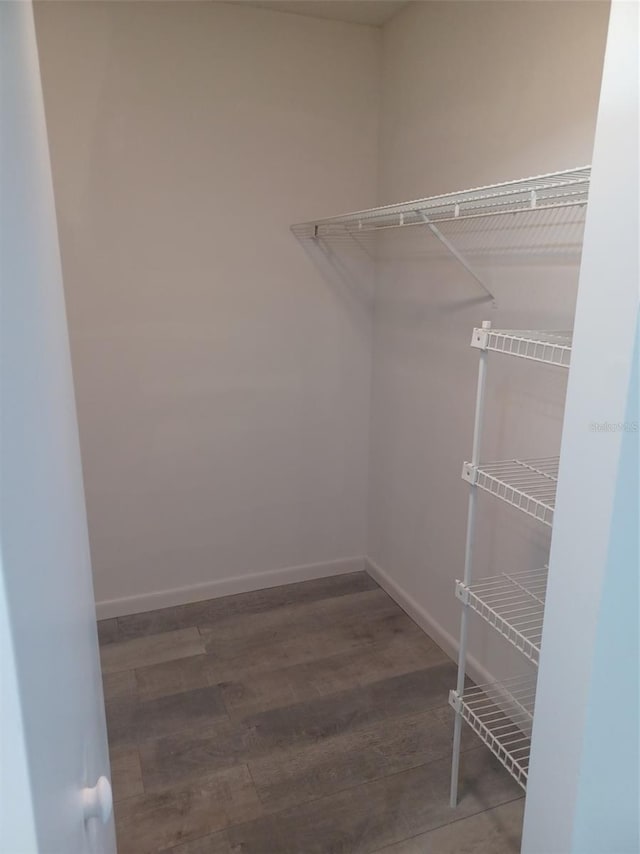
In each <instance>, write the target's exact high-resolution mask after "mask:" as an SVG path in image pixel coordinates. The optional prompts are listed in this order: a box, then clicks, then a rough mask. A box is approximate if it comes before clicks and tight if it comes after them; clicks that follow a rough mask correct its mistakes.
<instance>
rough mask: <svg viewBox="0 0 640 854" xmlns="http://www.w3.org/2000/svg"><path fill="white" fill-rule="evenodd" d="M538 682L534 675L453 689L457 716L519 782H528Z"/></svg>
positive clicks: (451, 702) (452, 698) (452, 702)
mask: <svg viewBox="0 0 640 854" xmlns="http://www.w3.org/2000/svg"><path fill="white" fill-rule="evenodd" d="M535 695H536V684H535V679H533V678H531V677H520V678H516V679H513V680H507V681H506V682H502V683H499V682H493V683H489V684H486V685H474V686H473V687H472V688H467V689H466V690H465V691H464V692H463V693H459V692H458V691H451V692H450V694H449V703H450V705H451V706H452V708H453V709H454V710H455V712H456V717H459V718H460V719H462V720H464V721H466V722H467V723H468V724H469V726H470V727H471V728H472V729H473V731H474V732H475V733H476V734H477V735H479V736H480V738H481V739H482V741H483V742H484V743H485V744H486V745H487V747H488V748H489V749H490V750H491V752H492V753H493V754H494V755H495V756H497V758H498V759H499V760H500V762H502V764H503V765H504V767H505V768H506V769H507V771H509V772H510V773H511V775H512V776H513V777H514V778H515V779H516V781H517V782H518V783H520V785H521V786H522V787H523V788H525V787H526V785H527V774H528V771H529V753H530V750H531V730H532V727H533V711H534V705H535Z"/></svg>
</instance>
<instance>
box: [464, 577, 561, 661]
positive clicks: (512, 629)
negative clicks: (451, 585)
mask: <svg viewBox="0 0 640 854" xmlns="http://www.w3.org/2000/svg"><path fill="white" fill-rule="evenodd" d="M547 574H548V567H546V566H545V567H542V569H532V570H526V571H523V572H512V573H503V574H502V575H495V576H491V577H489V578H483V579H482V580H481V581H477V582H476V583H475V584H471V585H466V584H464V582H462V581H456V596H457V597H458V599H460V600H461V601H462V602H464V603H465V605H469V607H470V608H472V609H473V610H474V611H475V612H476V613H477V614H479V615H480V616H481V617H482V619H483V620H486V622H487V623H489V625H491V626H493V628H494V629H496V631H498V632H499V633H500V634H501V635H502V636H503V637H505V638H506V639H507V640H508V641H509V643H511V644H513V646H515V647H516V649H518V650H520V652H521V653H523V655H526V656H527V658H528V659H529V660H530V661H532V662H533V663H534V664H536V665H537V664H538V660H539V657H540V642H541V640H542V620H543V616H544V600H545V593H546V589H547Z"/></svg>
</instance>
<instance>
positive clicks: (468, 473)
mask: <svg viewBox="0 0 640 854" xmlns="http://www.w3.org/2000/svg"><path fill="white" fill-rule="evenodd" d="M462 479H463V480H466V481H467V483H470V484H471V486H475V485H476V482H477V480H478V467H477V466H474V465H473V463H464V464H463V466H462Z"/></svg>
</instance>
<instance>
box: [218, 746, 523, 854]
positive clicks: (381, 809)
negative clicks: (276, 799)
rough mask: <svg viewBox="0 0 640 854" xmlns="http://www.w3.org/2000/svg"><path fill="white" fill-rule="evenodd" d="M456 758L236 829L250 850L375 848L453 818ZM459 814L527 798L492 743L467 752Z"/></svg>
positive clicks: (350, 852) (352, 853)
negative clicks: (453, 765) (451, 777)
mask: <svg viewBox="0 0 640 854" xmlns="http://www.w3.org/2000/svg"><path fill="white" fill-rule="evenodd" d="M450 770H451V762H450V758H449V757H447V758H445V759H439V760H436V761H435V762H431V763H429V764H427V765H421V766H419V767H418V768H413V769H411V770H409V771H404V772H402V773H400V774H395V775H393V776H390V777H383V778H382V779H380V780H376V781H374V782H371V783H366V784H364V785H362V786H358V787H357V788H354V789H348V790H345V791H342V792H338V793H337V794H334V795H331V796H329V797H325V798H320V799H318V800H314V801H309V802H307V803H306V804H302V805H297V806H295V807H290V808H288V809H286V810H283V811H281V812H279V813H275V814H271V815H267V816H263V817H262V818H260V819H257V820H255V821H253V822H248V823H245V824H241V825H235V826H232V827H230V828H229V829H228V835H229V839H230V841H231V844H232V845H236V846H237V847H238V848H239V850H241V851H242V852H243V854H273V852H278V854H301V852H304V854H327V852H331V854H369V852H372V851H375V850H376V849H379V848H382V847H384V846H385V845H391V844H393V843H395V842H397V841H400V840H403V839H407V838H408V837H411V836H417V835H418V834H420V833H424V832H426V831H428V830H431V829H434V828H436V827H439V826H441V825H443V824H446V823H447V822H449V821H450V820H451V807H450V806H449V801H448V798H449V774H450ZM461 773H462V786H461V800H460V804H459V806H458V808H457V810H456V815H457V816H458V818H464V817H465V816H468V815H472V814H474V813H478V812H482V811H483V810H485V809H486V808H488V807H492V806H497V805H498V804H501V803H505V802H508V801H511V800H513V799H515V798H517V797H519V796H520V789H519V787H518V786H517V784H516V783H515V782H514V781H513V780H511V778H510V777H508V775H506V774H505V773H504V769H503V768H502V766H500V765H499V763H498V762H497V760H495V759H494V757H492V756H491V754H490V753H489V752H488V751H487V750H485V749H484V748H482V747H481V748H477V749H474V750H469V751H466V752H465V753H463V754H462V756H461Z"/></svg>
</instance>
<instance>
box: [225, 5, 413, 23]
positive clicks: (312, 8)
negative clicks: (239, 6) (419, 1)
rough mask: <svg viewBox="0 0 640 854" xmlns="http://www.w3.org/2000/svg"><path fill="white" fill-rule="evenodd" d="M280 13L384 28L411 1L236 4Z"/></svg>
mask: <svg viewBox="0 0 640 854" xmlns="http://www.w3.org/2000/svg"><path fill="white" fill-rule="evenodd" d="M235 2H241V3H244V4H245V5H247V6H260V7H262V8H263V9H273V10H275V11H277V12H292V13H293V14H294V15H307V16H309V17H311V18H330V19H332V20H334V21H349V22H350V23H352V24H370V25H371V26H374V27H381V26H382V25H383V24H386V23H387V21H389V20H390V19H391V18H392V17H393V16H394V15H395V14H396V13H397V12H399V11H400V9H402V8H403V7H404V6H406V5H407V0H235Z"/></svg>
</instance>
